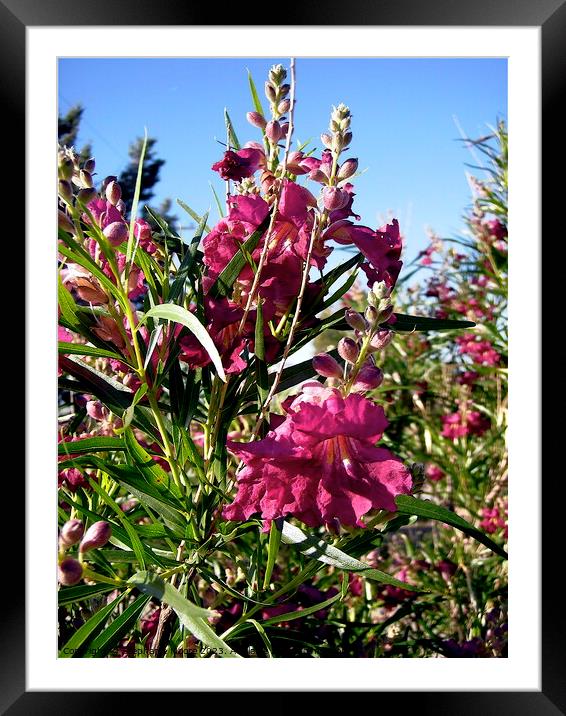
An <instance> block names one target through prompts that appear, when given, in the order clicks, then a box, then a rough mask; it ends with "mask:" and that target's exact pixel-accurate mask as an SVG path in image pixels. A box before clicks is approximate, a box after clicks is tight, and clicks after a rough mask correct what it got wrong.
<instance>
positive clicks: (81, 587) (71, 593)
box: [57, 584, 116, 607]
mask: <svg viewBox="0 0 566 716" xmlns="http://www.w3.org/2000/svg"><path fill="white" fill-rule="evenodd" d="M114 589H116V587H114V586H113V585H112V584H77V585H76V586H75V587H62V588H61V589H60V590H59V594H58V595H57V597H58V603H59V606H60V607H64V606H67V605H69V604H75V603H76V602H84V601H85V599H92V597H96V596H98V595H99V594H104V593H105V592H111V591H112V590H114Z"/></svg>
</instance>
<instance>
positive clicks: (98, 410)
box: [86, 400, 108, 422]
mask: <svg viewBox="0 0 566 716" xmlns="http://www.w3.org/2000/svg"><path fill="white" fill-rule="evenodd" d="M86 412H87V415H88V416H89V417H91V418H92V419H93V420H98V421H99V422H102V421H103V420H106V418H107V417H108V411H107V410H106V408H104V407H103V405H102V403H101V402H100V401H99V400H89V401H88V402H87V404H86Z"/></svg>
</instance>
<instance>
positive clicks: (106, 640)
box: [85, 594, 151, 659]
mask: <svg viewBox="0 0 566 716" xmlns="http://www.w3.org/2000/svg"><path fill="white" fill-rule="evenodd" d="M150 599H151V597H150V596H149V595H146V594H140V596H139V597H138V598H137V599H135V600H134V601H133V602H132V603H131V604H130V605H129V607H128V608H127V609H125V610H124V611H123V612H122V614H120V616H118V617H116V619H114V620H112V622H110V624H109V625H108V626H107V627H106V629H104V631H102V632H100V634H98V636H97V637H96V638H95V639H93V641H92V642H91V644H90V646H89V648H88V650H87V652H86V654H85V656H88V657H95V658H97V659H101V658H104V657H105V656H107V655H108V654H109V653H110V652H111V651H112V649H114V647H116V646H117V645H118V644H119V643H120V641H121V639H123V637H125V636H126V634H127V633H128V632H129V631H130V629H131V628H132V627H133V626H134V624H135V623H136V621H137V620H138V619H139V617H140V614H141V613H142V611H143V610H144V608H145V606H146V604H147V603H148V602H149V600H150Z"/></svg>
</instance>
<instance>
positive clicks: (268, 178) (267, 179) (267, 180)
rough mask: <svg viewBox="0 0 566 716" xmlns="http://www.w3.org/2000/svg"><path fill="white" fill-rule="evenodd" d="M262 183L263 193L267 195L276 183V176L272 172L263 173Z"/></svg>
mask: <svg viewBox="0 0 566 716" xmlns="http://www.w3.org/2000/svg"><path fill="white" fill-rule="evenodd" d="M260 182H261V188H262V191H263V193H264V194H267V192H268V191H269V190H270V189H271V187H272V186H273V185H274V183H275V176H274V175H273V173H272V172H270V171H267V170H266V171H263V172H262V173H261V176H260Z"/></svg>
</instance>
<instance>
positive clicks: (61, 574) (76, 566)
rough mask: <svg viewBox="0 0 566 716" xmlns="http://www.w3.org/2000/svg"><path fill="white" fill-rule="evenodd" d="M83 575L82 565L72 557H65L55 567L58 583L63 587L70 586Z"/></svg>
mask: <svg viewBox="0 0 566 716" xmlns="http://www.w3.org/2000/svg"><path fill="white" fill-rule="evenodd" d="M82 576H83V566H82V564H81V563H80V562H78V561H77V560H76V559H73V557H65V559H63V560H62V561H61V562H60V563H59V567H58V569H57V578H58V580H59V583H60V584H63V585H64V586H65V587H72V586H73V585H74V584H77V583H78V582H80V581H81V577H82Z"/></svg>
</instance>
